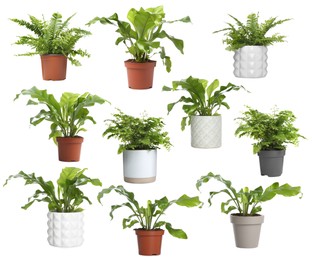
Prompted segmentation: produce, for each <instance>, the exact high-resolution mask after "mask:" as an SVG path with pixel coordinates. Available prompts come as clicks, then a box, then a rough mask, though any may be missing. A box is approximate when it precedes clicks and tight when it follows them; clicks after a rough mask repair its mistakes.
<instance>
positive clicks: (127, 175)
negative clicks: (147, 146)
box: [123, 149, 157, 183]
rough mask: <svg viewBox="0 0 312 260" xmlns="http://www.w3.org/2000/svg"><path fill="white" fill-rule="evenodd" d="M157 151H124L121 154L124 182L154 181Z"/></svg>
mask: <svg viewBox="0 0 312 260" xmlns="http://www.w3.org/2000/svg"><path fill="white" fill-rule="evenodd" d="M156 171H157V150H156V149H155V150H126V151H124V152H123V172H124V180H125V182H130V183H150V182H154V181H155V180H156Z"/></svg>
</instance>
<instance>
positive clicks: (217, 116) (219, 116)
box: [191, 115, 222, 118]
mask: <svg viewBox="0 0 312 260" xmlns="http://www.w3.org/2000/svg"><path fill="white" fill-rule="evenodd" d="M191 117H202V118H205V117H206V118H209V117H222V115H214V116H201V115H191Z"/></svg>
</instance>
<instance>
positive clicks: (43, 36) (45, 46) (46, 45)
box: [10, 13, 91, 66]
mask: <svg viewBox="0 0 312 260" xmlns="http://www.w3.org/2000/svg"><path fill="white" fill-rule="evenodd" d="M74 16H75V14H73V15H72V16H70V17H68V18H67V19H66V20H65V21H64V22H63V21H62V15H61V14H60V13H54V14H53V15H52V17H51V18H50V20H48V21H47V20H45V18H44V17H43V18H42V20H40V19H38V18H36V17H34V16H31V15H29V20H30V21H29V22H28V21H25V20H20V19H15V18H13V19H10V20H11V21H12V22H15V23H17V24H18V25H20V26H23V27H25V28H27V29H28V30H30V31H31V32H33V33H34V36H32V35H27V36H18V38H19V39H18V40H17V41H16V42H15V44H17V45H28V46H30V47H31V49H32V50H33V51H32V52H27V53H24V54H19V55H18V56H33V55H37V54H39V55H45V54H62V55H64V56H66V57H67V58H68V59H69V60H70V61H71V63H72V64H73V65H76V66H80V65H81V64H80V62H79V61H78V60H77V59H76V58H75V57H76V56H81V57H89V56H90V55H89V53H88V52H87V51H85V50H82V49H75V45H76V43H77V42H78V41H79V40H80V39H81V38H83V37H85V36H87V35H90V34H91V33H90V32H89V31H86V30H83V29H80V28H68V26H69V22H70V20H71V19H72V18H73V17H74Z"/></svg>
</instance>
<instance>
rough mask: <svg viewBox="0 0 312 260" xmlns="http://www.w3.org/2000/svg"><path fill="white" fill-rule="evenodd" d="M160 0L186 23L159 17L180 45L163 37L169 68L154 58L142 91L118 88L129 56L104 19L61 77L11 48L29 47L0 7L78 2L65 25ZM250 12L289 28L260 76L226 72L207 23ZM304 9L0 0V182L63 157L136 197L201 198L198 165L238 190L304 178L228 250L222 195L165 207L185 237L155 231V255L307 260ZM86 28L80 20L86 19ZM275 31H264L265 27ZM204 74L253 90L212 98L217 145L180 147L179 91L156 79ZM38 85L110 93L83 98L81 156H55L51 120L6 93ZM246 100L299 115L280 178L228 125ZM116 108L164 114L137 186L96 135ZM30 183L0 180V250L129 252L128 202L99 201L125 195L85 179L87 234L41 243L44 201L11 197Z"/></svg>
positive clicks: (225, 0) (37, 9) (54, 171)
mask: <svg viewBox="0 0 312 260" xmlns="http://www.w3.org/2000/svg"><path fill="white" fill-rule="evenodd" d="M161 4H163V5H164V9H165V12H166V13H167V16H166V18H167V19H168V20H173V19H178V18H182V17H184V16H186V15H189V16H190V17H191V19H192V24H172V25H168V26H167V27H166V30H167V32H168V33H169V34H172V35H174V36H175V37H177V38H182V39H183V40H184V43H185V49H184V51H185V54H184V55H181V54H180V53H179V52H178V51H177V50H176V49H175V48H173V47H172V46H171V43H170V42H166V46H168V47H167V53H168V54H169V56H171V58H172V63H173V66H172V72H171V73H167V72H166V71H165V67H164V66H163V65H162V64H161V60H159V58H158V57H155V59H156V60H157V62H158V63H157V66H156V69H155V74H154V87H153V88H152V89H150V90H146V91H135V90H130V89H129V88H128V87H127V77H126V69H125V67H124V65H123V61H124V60H126V59H128V58H129V56H128V55H127V54H126V53H125V48H124V46H123V45H121V44H120V46H115V44H114V42H115V39H116V37H117V36H118V35H117V34H116V33H115V32H114V30H115V28H113V27H112V26H108V25H106V26H103V25H100V24H96V25H93V26H91V27H90V28H89V29H90V31H91V32H92V33H93V35H92V36H89V37H87V38H85V39H83V40H81V41H80V42H79V47H82V48H85V49H87V50H88V51H89V52H90V53H91V58H89V59H87V58H85V59H81V63H82V66H81V67H73V66H72V65H70V64H68V72H67V79H66V80H65V81H60V82H48V81H43V80H42V78H41V67H40V58H39V57H38V56H34V57H16V56H15V54H18V53H22V52H25V51H27V50H29V49H28V48H27V47H23V46H16V45H12V43H13V42H14V41H16V39H17V38H16V36H17V35H25V34H27V33H28V32H27V30H25V29H24V28H19V27H18V26H17V25H16V24H15V23H13V22H11V21H10V20H9V18H19V19H27V15H28V14H31V15H34V16H36V17H40V16H41V15H42V14H44V15H45V17H46V18H47V19H48V18H49V17H50V16H51V14H52V13H53V12H55V11H57V12H60V13H62V14H63V16H64V17H65V18H67V17H68V16H70V15H72V14H73V13H77V14H76V16H75V17H74V18H73V19H72V22H71V26H80V27H84V24H85V23H87V22H88V21H89V20H91V19H92V18H94V17H95V16H110V15H112V14H113V13H114V12H117V13H118V14H119V17H120V18H121V19H123V20H125V19H126V18H125V17H126V14H127V11H128V10H129V9H130V8H132V7H135V8H139V7H141V6H143V7H144V8H147V7H155V6H158V5H161ZM251 12H259V13H260V17H261V18H263V19H267V18H269V17H271V16H278V17H279V18H280V19H284V18H293V20H292V21H290V22H287V23H284V24H283V25H280V26H279V27H277V28H276V30H274V32H280V33H281V34H285V35H287V43H279V44H276V45H275V46H272V47H269V52H268V55H269V59H268V63H269V67H268V75H267V76H266V77H265V78H262V79H240V78H235V77H234V75H233V73H232V71H233V53H231V52H228V51H226V50H225V45H223V44H222V39H223V36H222V34H212V32H213V31H214V30H218V29H221V28H224V27H225V23H226V22H227V21H230V19H229V17H228V16H227V15H228V14H232V15H234V16H236V17H237V18H239V19H241V20H245V18H246V16H247V14H249V13H251ZM309 16H310V11H309V7H308V1H304V0H297V1H290V0H287V1H269V0H261V1H260V0H257V1H255V0H219V1H199V0H193V1H181V0H172V1H134V0H128V1H122V0H109V1H99V0H90V1H82V0H75V1H74V0H66V1H63V0H62V1H61V0H55V1H43V0H27V1H24V0H11V1H7V2H6V3H5V5H2V7H1V9H0V31H1V41H0V50H1V53H2V57H1V59H0V68H1V72H0V75H1V80H2V84H1V96H2V98H1V103H0V106H1V108H0V109H1V110H0V111H1V128H0V131H1V132H0V133H1V136H2V144H1V155H2V157H1V168H2V170H1V174H0V183H4V181H5V179H6V178H7V177H8V176H9V175H11V174H17V173H18V172H19V171H20V170H23V171H25V172H26V173H31V172H35V173H36V174H37V175H38V176H43V177H44V178H45V179H46V180H53V181H56V180H57V178H58V176H59V173H60V171H61V169H62V168H63V167H66V166H75V167H80V168H85V167H86V168H88V171H87V172H86V174H87V175H89V176H90V177H94V178H100V179H101V180H102V182H103V186H104V187H108V186H110V185H111V184H115V185H117V184H122V185H124V186H125V187H126V188H127V189H128V190H130V191H133V192H135V194H136V198H137V199H138V200H139V201H140V202H141V203H145V201H146V200H147V199H152V200H154V199H158V198H161V197H163V196H164V195H166V196H167V197H168V198H169V199H176V198H178V197H179V196H180V195H182V194H184V193H187V194H188V195H190V196H195V195H200V197H201V199H202V200H204V201H206V199H207V194H208V191H209V190H216V189H219V188H223V186H221V185H219V184H218V183H216V182H211V183H209V184H206V185H204V186H203V189H202V193H201V194H200V193H199V192H198V191H197V190H196V188H195V183H196V180H197V179H198V178H200V176H202V175H205V174H207V173H208V172H209V171H212V172H214V173H216V174H221V175H222V176H223V177H224V178H226V179H230V180H232V182H233V185H234V186H235V187H237V189H239V188H240V187H243V186H249V187H250V188H256V187H258V186H259V185H262V186H264V187H267V186H268V185H270V184H271V183H273V182H275V181H279V182H280V183H282V184H283V183H289V184H291V185H294V186H297V185H300V186H301V187H302V191H303V193H304V196H303V198H302V199H301V200H300V199H299V198H298V197H295V198H284V197H276V198H275V199H274V200H272V201H270V202H267V203H266V204H264V205H263V211H262V213H263V214H264V215H265V223H264V224H263V226H262V232H261V237H260V243H259V247H258V248H257V249H249V250H248V249H238V248H236V247H235V244H234V236H233V232H232V226H231V224H230V221H229V216H227V215H225V214H223V213H221V212H220V202H221V201H222V199H223V198H224V199H227V198H225V197H223V198H221V196H220V197H219V198H217V197H216V200H215V201H214V202H215V203H214V204H213V205H212V207H211V208H208V206H207V204H205V206H204V207H203V208H202V209H185V208H182V207H178V206H172V207H171V208H170V209H169V210H168V211H167V215H166V220H168V221H170V222H171V223H172V224H173V226H174V227H176V228H183V229H184V230H185V231H186V232H187V234H188V237H189V239H188V240H180V239H176V238H173V237H171V236H170V235H169V234H168V233H167V232H166V234H165V236H164V238H163V246H162V254H161V255H160V256H159V259H172V258H175V259H179V258H180V259H188V258H194V257H196V259H212V258H217V259H226V258H229V259H247V258H253V259H264V258H267V259H274V258H278V259H298V258H299V257H300V256H301V258H300V259H310V257H309V255H311V254H310V252H309V251H308V250H309V248H310V237H309V233H310V232H311V224H310V217H309V209H310V201H311V190H310V186H309V182H310V180H311V176H310V174H311V170H310V167H309V165H310V163H309V159H310V157H309V150H308V148H309V147H310V146H311V135H310V133H311V124H310V122H309V121H310V119H311V114H310V106H309V104H310V102H311V100H310V95H309V94H310V93H311V92H310V87H311V86H309V83H310V75H311V68H310V62H309V61H310V60H311V52H310V42H311V36H310V33H309V30H310V27H311V26H310V23H311V21H310V18H309ZM84 28H85V27H84ZM272 32H273V31H272ZM190 75H192V76H194V77H199V78H205V79H207V80H209V81H210V82H211V81H212V80H214V79H215V78H218V79H219V80H220V82H221V83H222V84H227V83H228V82H232V83H234V84H239V85H243V86H245V87H246V88H247V89H248V90H249V91H250V92H251V93H249V94H248V93H245V92H243V91H242V92H237V93H230V94H228V95H227V102H228V103H229V105H230V106H231V109H230V110H226V109H222V110H221V111H220V112H221V114H222V116H223V144H222V147H221V148H219V149H211V150H205V149H194V148H191V147H190V128H189V127H188V128H187V129H186V130H185V131H184V132H181V130H180V119H181V117H182V116H183V113H182V109H181V108H180V107H179V106H177V107H176V108H175V109H174V110H173V111H172V113H171V114H170V115H167V113H166V106H167V104H168V103H169V102H173V101H175V100H177V99H178V97H179V93H169V92H162V91H161V89H162V86H163V85H170V84H171V82H172V81H173V80H180V79H183V78H186V77H188V76H190ZM32 86H37V87H38V88H39V89H47V90H48V92H50V93H53V94H54V95H55V96H57V97H59V96H60V95H61V93H62V92H64V91H71V92H75V93H83V92H85V91H88V92H90V93H92V94H97V95H99V96H101V97H103V98H105V99H108V100H109V101H111V103H112V106H109V105H102V106H99V105H97V106H95V107H92V108H91V109H90V113H91V114H92V115H93V116H94V118H95V120H96V121H97V124H96V125H92V124H91V123H89V124H87V125H86V127H87V129H88V131H87V132H86V133H83V136H84V138H85V141H84V143H83V147H82V154H81V161H80V162H78V163H64V162H59V161H58V159H57V147H56V146H55V145H54V144H53V142H52V141H51V140H48V135H49V125H48V124H47V123H45V122H44V123H42V124H41V125H39V126H37V127H34V126H30V124H29V118H30V117H31V116H33V115H35V114H36V113H38V111H39V110H38V109H39V107H27V106H25V105H26V102H27V97H24V96H23V97H21V98H20V99H19V100H17V101H15V102H13V99H14V97H15V94H17V93H19V92H20V91H21V90H22V89H29V88H31V87H32ZM245 105H250V106H252V107H254V108H257V109H259V110H261V111H267V112H270V109H271V108H272V107H273V106H274V105H277V107H279V108H280V109H289V110H292V111H293V112H294V114H295V115H296V116H297V120H296V122H295V126H296V127H298V128H299V129H300V133H301V134H303V135H305V136H306V137H307V140H302V141H301V143H300V145H299V147H293V146H289V147H288V149H287V152H286V156H285V163H284V172H283V175H282V176H281V177H278V178H269V177H261V176H260V170H259V163H258V158H257V156H256V155H253V154H252V146H251V144H252V140H250V139H248V138H243V139H238V138H237V137H235V136H234V131H235V129H236V127H237V124H236V123H235V121H234V118H236V117H238V116H239V115H240V112H242V111H244V109H245V107H244V106H245ZM115 107H119V108H120V109H122V110H123V111H124V112H126V113H128V114H131V115H135V116H139V115H140V114H141V113H142V112H143V111H146V112H147V113H148V114H149V115H150V116H157V117H163V118H164V121H165V123H166V130H167V131H168V132H169V135H170V137H171V141H172V143H173V145H174V147H173V148H172V149H171V150H170V151H169V152H168V151H166V150H164V149H162V150H159V151H158V175H157V180H156V182H155V183H152V184H145V185H135V184H127V183H124V182H123V176H122V155H117V148H118V142H117V141H116V140H106V139H104V138H102V136H101V135H102V132H103V131H104V129H105V123H104V122H103V121H104V120H105V119H107V118H110V117H111V113H113V112H114V111H115V110H114V108H115ZM35 188H36V187H35V186H29V187H27V186H26V187H25V186H24V182H23V181H22V180H14V181H12V182H11V183H9V185H8V186H6V187H4V188H2V185H1V186H0V205H1V214H0V245H1V246H0V248H1V250H0V259H18V258H23V259H34V260H37V259H43V258H44V259H47V260H48V259H67V258H69V257H70V258H71V259H86V258H87V257H92V258H93V259H110V258H117V259H121V258H126V257H127V258H128V259H137V258H138V257H139V256H138V253H137V244H136V237H135V234H134V231H133V230H131V229H127V230H123V229H122V226H121V220H122V218H123V217H127V216H128V215H127V214H128V213H129V212H128V211H126V210H125V211H123V210H120V211H119V212H118V211H117V212H116V217H115V219H114V220H113V221H110V218H109V216H108V212H109V210H110V205H111V204H113V203H122V202H123V201H124V200H123V198H121V197H118V196H117V195H109V196H107V197H106V198H105V199H104V200H103V206H101V205H100V204H99V203H98V202H97V201H96V195H97V193H98V192H99V191H100V188H98V187H95V188H94V187H93V186H86V187H84V191H85V194H86V195H87V196H89V198H90V199H91V200H92V201H93V205H91V206H89V205H88V204H84V208H85V211H84V214H85V236H84V237H85V242H84V244H83V245H82V246H81V247H79V248H71V249H62V248H55V247H51V246H49V244H48V242H47V240H46V238H47V233H46V230H47V225H46V222H47V217H46V214H47V205H46V204H43V203H41V204H34V205H33V206H32V207H31V208H29V209H28V210H27V211H25V210H22V209H21V208H20V207H21V206H22V205H24V204H25V203H26V201H27V198H28V197H29V196H31V195H32V194H33V192H34V191H35Z"/></svg>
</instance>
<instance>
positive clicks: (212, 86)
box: [206, 79, 220, 98]
mask: <svg viewBox="0 0 312 260" xmlns="http://www.w3.org/2000/svg"><path fill="white" fill-rule="evenodd" d="M219 84H220V83H219V80H217V79H215V80H214V81H213V82H212V83H211V84H210V85H209V86H208V88H207V90H206V92H207V96H208V98H211V94H212V93H213V91H215V90H216V89H217V88H218V87H219Z"/></svg>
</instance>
